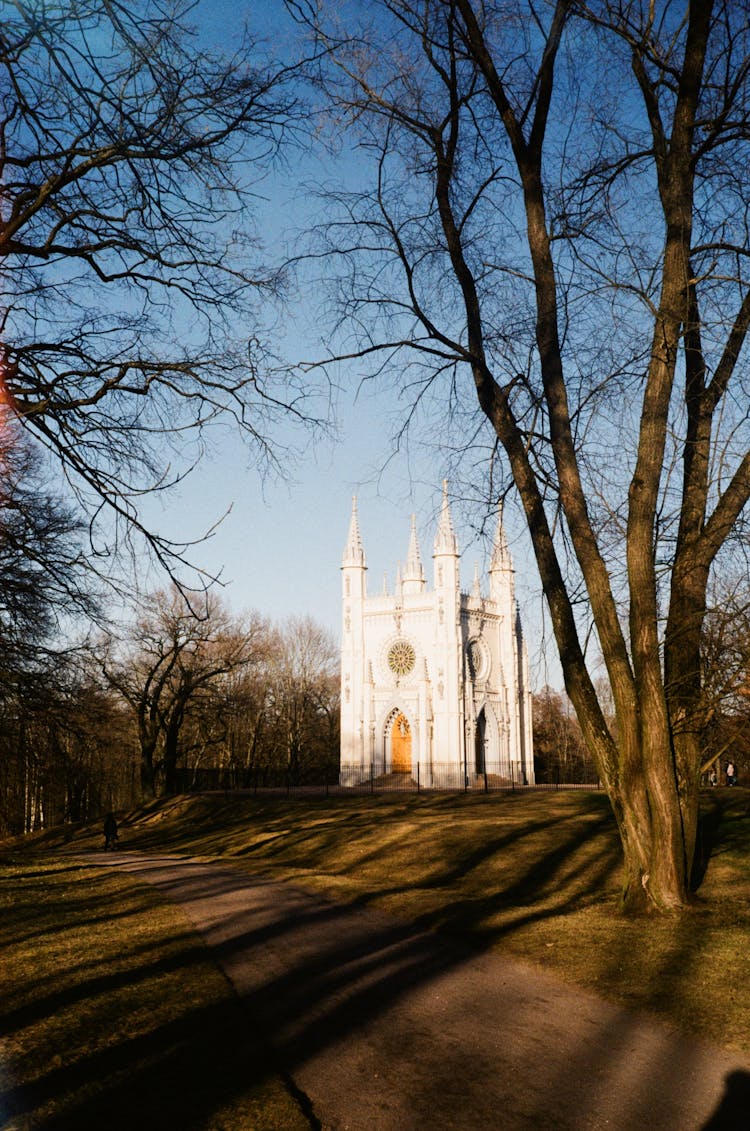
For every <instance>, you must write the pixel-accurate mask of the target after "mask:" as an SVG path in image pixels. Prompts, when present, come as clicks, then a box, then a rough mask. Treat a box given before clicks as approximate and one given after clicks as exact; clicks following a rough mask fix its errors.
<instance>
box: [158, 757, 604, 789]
mask: <svg viewBox="0 0 750 1131" xmlns="http://www.w3.org/2000/svg"><path fill="white" fill-rule="evenodd" d="M176 785H177V792H178V793H215V792H224V793H235V792H237V793H239V792H241V793H256V794H280V793H283V794H286V795H287V796H290V795H295V796H321V795H322V796H326V797H329V796H335V795H340V796H353V795H362V794H367V793H512V792H515V791H517V790H524V791H529V790H538V791H542V792H543V791H546V792H549V791H554V790H560V789H565V790H569V789H585V790H591V789H600V788H601V783H600V782H599V780H598V779H597V778H595V777H593V776H592V778H591V780H590V781H578V782H564V781H559V780H556V781H547V782H534V783H528V782H525V781H518V780H514V778H513V776H512V775H509V776H507V777H504V776H502V775H500V774H490V773H475V772H472V771H465V770H464V769H463V767H461V766H456V765H455V764H453V763H450V764H447V763H446V764H437V765H435V764H433V765H432V766H431V767H430V768H429V770H428V771H425V770H424V768H421V767H420V766H419V765H417V766H415V767H414V770H413V771H412V773H383V770H382V766H380V767H379V766H377V765H376V764H374V763H373V764H370V765H366V766H358V767H357V768H356V770H352V769H351V768H350V769H347V771H346V772H345V773H344V774H343V775H342V774H341V773H340V772H339V768H338V766H332V767H330V768H329V769H328V770H322V771H321V770H318V772H317V773H307V774H304V773H296V774H295V773H292V772H291V771H289V770H285V769H279V768H276V767H253V768H251V769H246V768H243V767H239V766H226V767H210V766H197V767H194V768H192V769H191V768H187V767H182V768H180V769H178V771H177V775H176Z"/></svg>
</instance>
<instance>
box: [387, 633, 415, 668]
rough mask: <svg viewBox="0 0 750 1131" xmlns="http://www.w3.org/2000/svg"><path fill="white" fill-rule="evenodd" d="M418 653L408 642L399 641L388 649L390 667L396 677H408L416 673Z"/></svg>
mask: <svg viewBox="0 0 750 1131" xmlns="http://www.w3.org/2000/svg"><path fill="white" fill-rule="evenodd" d="M416 659H417V657H416V653H415V652H414V649H413V648H412V646H411V644H410V643H409V641H408V640H397V641H396V643H395V644H392V645H391V647H390V648H389V649H388V667H389V668H390V669H391V671H392V672H393V674H394V675H408V674H409V672H412V671H414V664H415V663H416Z"/></svg>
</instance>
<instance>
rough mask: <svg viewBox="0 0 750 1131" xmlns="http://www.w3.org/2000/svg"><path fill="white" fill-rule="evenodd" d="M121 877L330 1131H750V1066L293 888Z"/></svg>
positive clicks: (200, 867) (504, 965) (202, 873)
mask: <svg viewBox="0 0 750 1131" xmlns="http://www.w3.org/2000/svg"><path fill="white" fill-rule="evenodd" d="M91 859H92V862H93V858H91ZM115 861H118V862H119V865H120V866H121V867H123V868H124V869H126V870H127V871H131V872H133V873H135V874H137V875H138V876H140V877H141V878H142V879H144V880H147V881H148V882H149V883H151V884H154V885H155V886H156V887H158V888H159V889H160V890H161V891H163V893H164V894H165V895H167V896H169V898H171V899H173V900H175V901H176V902H177V903H179V904H180V905H181V906H182V907H183V908H184V910H185V912H186V913H187V915H188V916H189V917H190V919H191V920H192V921H193V923H194V924H195V925H196V927H197V928H198V930H199V931H200V932H201V933H202V934H203V935H204V937H205V938H206V940H207V942H208V944H209V945H210V946H211V947H212V948H213V951H214V954H215V957H216V960H217V962H218V963H219V964H220V966H221V967H222V968H223V969H224V971H225V972H226V974H227V975H228V977H229V978H230V979H231V981H232V982H233V984H234V986H235V987H236V990H237V993H238V994H239V995H240V997H241V998H242V999H243V1001H244V1003H245V1005H246V1007H247V1009H248V1013H249V1019H250V1024H252V1025H253V1026H254V1027H255V1028H256V1031H260V1032H262V1033H264V1034H266V1036H267V1039H268V1041H269V1042H270V1043H271V1044H272V1045H273V1047H274V1048H275V1050H276V1054H277V1056H278V1057H279V1059H280V1062H281V1064H282V1065H283V1067H284V1068H285V1069H286V1071H287V1072H288V1073H289V1075H290V1076H291V1078H292V1079H293V1081H294V1082H295V1084H296V1086H297V1088H298V1089H299V1090H300V1091H301V1092H302V1093H304V1095H305V1096H307V1097H308V1098H309V1101H310V1104H311V1105H312V1109H313V1111H314V1113H315V1117H316V1118H317V1120H318V1121H319V1125H320V1126H321V1127H323V1128H325V1129H326V1131H328V1129H331V1131H443V1129H448V1128H458V1129H461V1131H474V1129H477V1131H479V1129H482V1131H520V1129H524V1131H526V1129H531V1128H534V1129H540V1131H604V1129H607V1131H749V1129H750V1058H748V1057H743V1056H740V1055H733V1054H731V1053H728V1052H726V1051H724V1050H722V1049H719V1048H716V1047H713V1046H710V1045H706V1044H702V1043H700V1042H697V1041H694V1040H691V1039H688V1038H687V1037H684V1036H682V1035H680V1034H675V1033H673V1032H671V1031H670V1030H668V1029H666V1028H664V1027H662V1026H660V1025H657V1024H655V1023H653V1022H651V1021H649V1020H648V1019H646V1018H643V1017H640V1016H637V1015H634V1014H632V1013H629V1012H626V1011H624V1010H621V1009H618V1008H616V1007H614V1006H611V1005H608V1004H606V1003H604V1002H602V1001H600V1000H599V999H598V998H595V997H593V996H592V995H589V994H586V993H584V992H581V991H578V990H576V989H574V988H572V987H568V986H565V985H563V984H561V983H559V982H558V981H556V980H555V979H554V978H552V977H547V976H545V975H543V974H539V973H537V972H536V971H531V970H530V969H529V968H527V967H524V966H523V965H522V964H519V963H515V962H513V961H511V960H509V959H507V958H505V957H503V956H501V955H498V954H492V953H487V954H483V955H477V954H476V953H475V952H470V951H468V950H466V951H463V950H461V948H460V947H458V946H456V945H455V944H453V943H451V942H450V941H446V940H445V939H443V938H440V937H438V936H436V935H435V934H430V933H426V932H421V931H420V930H419V929H418V928H415V927H413V926H410V925H405V924H403V923H397V922H394V921H392V920H389V919H387V918H386V917H384V916H380V915H378V914H376V913H373V912H371V911H367V910H356V909H347V908H342V907H338V906H336V905H334V904H331V903H328V902H327V901H325V900H324V899H322V898H319V897H317V896H315V895H313V894H310V893H309V892H304V891H301V890H299V889H297V888H294V887H292V886H291V885H287V884H284V883H280V882H276V881H273V880H269V879H264V878H254V877H251V876H247V875H245V874H243V873H240V872H238V871H234V870H232V869H230V868H228V867H225V866H224V867H223V866H221V865H220V864H212V863H205V862H199V861H191V860H187V859H172V858H166V857H151V858H149V857H148V856H145V855H144V856H140V855H138V856H136V855H135V854H132V855H131V854H125V853H122V854H118V855H117V856H112V857H109V858H108V859H106V861H105V860H103V858H102V857H98V858H97V862H98V863H105V862H106V864H107V866H110V865H111V864H112V863H114V862H115Z"/></svg>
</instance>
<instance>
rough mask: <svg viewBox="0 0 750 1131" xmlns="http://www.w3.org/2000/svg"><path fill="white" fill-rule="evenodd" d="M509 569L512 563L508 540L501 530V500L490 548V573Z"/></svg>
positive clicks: (511, 567)
mask: <svg viewBox="0 0 750 1131" xmlns="http://www.w3.org/2000/svg"><path fill="white" fill-rule="evenodd" d="M509 569H513V562H512V561H511V557H510V550H509V549H508V540H507V538H506V537H505V530H504V528H503V503H502V499H501V500H500V504H499V506H498V509H497V529H496V531H495V542H494V545H493V547H492V560H491V562H490V573H494V572H495V571H500V570H509Z"/></svg>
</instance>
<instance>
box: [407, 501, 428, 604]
mask: <svg viewBox="0 0 750 1131" xmlns="http://www.w3.org/2000/svg"><path fill="white" fill-rule="evenodd" d="M402 580H403V583H404V592H405V593H420V592H421V591H422V589H424V585H425V580H424V569H423V568H422V557H421V554H420V552H419V542H418V540H417V516H416V515H415V514H413V515H412V516H411V534H410V536H409V552H408V554H407V556H406V567H405V569H404V572H403V577H402Z"/></svg>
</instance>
